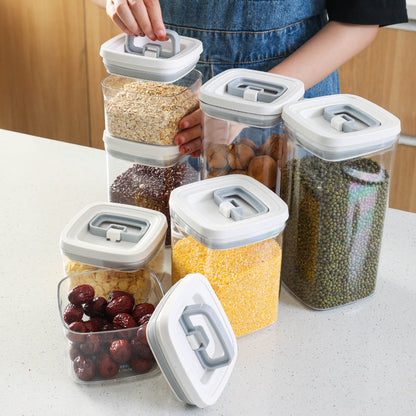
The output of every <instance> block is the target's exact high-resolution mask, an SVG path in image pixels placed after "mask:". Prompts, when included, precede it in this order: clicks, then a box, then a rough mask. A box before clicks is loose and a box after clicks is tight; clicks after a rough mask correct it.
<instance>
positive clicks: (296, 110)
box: [282, 94, 400, 161]
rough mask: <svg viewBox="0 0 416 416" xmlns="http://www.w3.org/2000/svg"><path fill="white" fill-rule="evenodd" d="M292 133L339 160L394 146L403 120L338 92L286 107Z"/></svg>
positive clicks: (308, 146) (312, 149) (285, 119)
mask: <svg viewBox="0 0 416 416" xmlns="http://www.w3.org/2000/svg"><path fill="white" fill-rule="evenodd" d="M282 118H283V123H284V124H285V126H286V127H287V128H288V129H289V132H290V134H291V135H292V136H293V137H294V138H295V139H296V140H297V141H298V142H299V143H300V144H301V145H302V146H304V147H305V148H306V149H307V150H308V151H310V152H311V153H313V154H315V155H316V156H318V157H320V158H322V159H325V160H329V161H340V160H346V159H351V158H354V157H359V156H363V155H366V154H369V153H373V152H376V151H379V150H382V149H385V148H388V147H390V146H392V145H393V144H394V143H395V142H396V140H397V139H398V135H399V134H400V120H399V119H398V118H397V117H395V116H394V115H393V114H391V113H389V112H388V111H386V110H384V109H383V108H381V107H379V106H378V105H376V104H374V103H372V102H370V101H368V100H366V99H364V98H362V97H358V96H356V95H349V94H337V95H328V96H325V97H317V98H311V99H305V100H303V101H299V102H298V103H294V104H290V105H287V106H286V107H285V108H284V109H283V115H282Z"/></svg>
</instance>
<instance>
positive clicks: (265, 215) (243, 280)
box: [171, 175, 287, 336]
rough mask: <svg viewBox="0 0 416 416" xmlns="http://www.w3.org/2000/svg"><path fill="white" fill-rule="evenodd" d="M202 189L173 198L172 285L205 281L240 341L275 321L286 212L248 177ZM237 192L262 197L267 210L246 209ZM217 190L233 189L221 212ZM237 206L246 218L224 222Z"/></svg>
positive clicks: (184, 191) (181, 192) (210, 183)
mask: <svg viewBox="0 0 416 416" xmlns="http://www.w3.org/2000/svg"><path fill="white" fill-rule="evenodd" d="M227 178H228V179H229V180H228V181H227V180H224V181H222V180H221V179H227ZM230 179H231V180H230ZM199 184H201V187H193V186H192V185H187V186H184V187H182V188H178V190H176V191H174V193H173V194H172V199H171V204H172V205H171V214H172V224H171V227H172V283H175V282H177V281H178V280H179V279H181V278H183V277H184V276H186V275H187V274H190V273H200V274H202V275H204V276H205V277H206V278H207V279H208V280H209V282H210V283H211V285H212V287H213V289H214V291H215V293H216V295H217V296H218V298H219V300H220V302H221V304H222V306H223V308H224V310H225V313H226V314H227V317H228V319H229V321H230V323H231V326H232V328H233V330H234V333H235V335H236V336H242V335H245V334H248V333H250V332H253V331H256V330H258V329H260V328H263V327H265V326H267V325H270V324H271V323H273V322H275V321H276V319H277V310H278V300H279V290H280V270H281V259H282V233H283V229H284V224H285V220H286V218H287V217H285V214H287V207H286V205H285V204H284V203H283V201H281V200H280V198H279V197H278V196H277V195H276V194H274V193H273V192H271V191H270V190H269V189H267V188H266V187H264V186H263V185H261V184H259V183H258V182H257V181H255V180H254V179H252V178H250V177H247V176H243V175H233V177H231V176H224V177H222V178H215V179H207V180H204V181H201V182H199V183H198V185H199ZM227 184H228V187H227ZM231 184H232V185H231ZM195 185H196V184H195ZM205 185H206V187H205ZM230 185H231V188H229V186H230ZM187 187H188V189H187ZM217 187H218V188H217ZM234 187H235V188H239V189H242V188H243V189H250V190H251V191H253V195H256V196H259V193H260V194H261V196H260V200H261V201H262V203H263V204H264V206H267V209H266V210H264V211H263V210H261V208H260V206H256V205H255V204H254V207H255V209H253V206H251V207H250V206H249V204H248V205H245V204H244V203H242V202H241V200H240V198H239V194H238V193H234ZM214 189H220V190H221V192H225V193H227V192H228V191H227V189H230V195H227V196H226V197H224V200H225V202H224V201H223V202H224V204H223V205H221V204H222V203H221V202H220V205H221V207H220V208H218V206H217V205H216V203H215V202H213V201H212V200H211V197H212V196H211V195H212V191H213V190H214ZM256 190H257V194H256ZM205 191H206V192H207V194H205V196H206V197H203V196H202V195H203V194H204V193H205ZM265 191H267V192H265ZM268 192H269V193H270V194H271V196H270V194H268ZM214 194H215V192H214ZM273 197H275V198H277V199H278V201H276V200H275V199H273ZM214 199H215V197H214ZM229 199H230V200H232V202H230V203H231V204H232V206H230V205H228V203H229V201H228V200H229ZM199 202H200V203H199ZM217 202H218V201H217ZM227 205H228V208H227ZM236 205H237V209H240V208H242V209H243V210H242V211H241V214H242V216H241V217H239V214H236V215H237V216H236V217H235V219H233V218H234V215H233V214H230V215H231V217H227V215H228V214H226V216H225V217H224V212H226V211H227V209H231V210H233V209H235V208H236ZM233 207H234V208H233ZM238 207H240V208H238ZM257 209H259V210H261V212H257V211H256V210H257ZM246 214H247V216H246ZM198 218H199V220H198ZM195 221H199V223H197V222H195Z"/></svg>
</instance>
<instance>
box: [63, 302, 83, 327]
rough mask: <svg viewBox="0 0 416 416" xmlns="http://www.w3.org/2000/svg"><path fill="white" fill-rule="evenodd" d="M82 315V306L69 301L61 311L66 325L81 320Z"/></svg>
mask: <svg viewBox="0 0 416 416" xmlns="http://www.w3.org/2000/svg"><path fill="white" fill-rule="evenodd" d="M83 315H84V310H83V309H82V306H79V305H74V304H73V303H69V304H68V305H66V307H65V309H64V313H63V316H62V317H63V318H64V321H65V323H67V324H68V325H69V324H71V323H72V322H75V321H81V320H82V317H83Z"/></svg>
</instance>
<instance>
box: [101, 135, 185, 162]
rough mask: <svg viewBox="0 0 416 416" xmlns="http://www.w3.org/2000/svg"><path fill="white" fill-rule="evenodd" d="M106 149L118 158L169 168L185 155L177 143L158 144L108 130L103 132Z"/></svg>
mask: <svg viewBox="0 0 416 416" xmlns="http://www.w3.org/2000/svg"><path fill="white" fill-rule="evenodd" d="M103 142H104V146H105V150H106V151H107V152H108V153H109V154H110V155H111V156H113V157H115V158H117V159H122V160H126V161H129V162H134V163H139V164H141V165H146V166H156V167H162V168H164V167H165V168H167V167H170V166H173V165H176V164H178V163H179V162H181V160H182V159H183V158H184V157H185V155H183V154H182V153H180V152H179V146H176V145H156V144H147V143H141V142H135V141H132V140H127V139H120V138H118V137H114V136H112V135H111V134H110V133H108V132H107V131H106V130H104V133H103Z"/></svg>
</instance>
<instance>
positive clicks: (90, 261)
mask: <svg viewBox="0 0 416 416" xmlns="http://www.w3.org/2000/svg"><path fill="white" fill-rule="evenodd" d="M166 230H167V220H166V217H165V215H163V214H161V213H160V212H158V211H154V210H150V209H146V208H141V207H132V206H128V205H123V204H116V203H108V202H107V203H101V202H99V203H94V204H90V205H88V206H86V207H84V208H83V209H82V210H81V211H79V212H78V213H77V214H76V215H75V216H74V217H73V218H72V219H71V220H70V221H69V222H68V223H67V225H66V226H65V228H64V229H63V230H62V233H61V236H60V242H59V245H60V250H61V254H62V258H63V263H64V275H70V274H71V275H74V274H78V273H82V272H87V271H91V270H96V269H100V268H106V269H125V268H131V269H136V268H144V267H146V268H148V269H150V270H151V271H153V272H154V273H155V274H156V276H157V277H158V279H159V280H161V281H162V282H163V285H164V288H165V289H167V288H168V287H170V285H171V279H170V258H169V257H167V253H166V252H165V238H166ZM105 273H106V272H103V274H105ZM91 276H93V275H91ZM83 279H86V276H83ZM107 280H108V283H109V284H112V283H114V284H117V285H121V286H123V285H124V286H123V287H124V288H125V289H127V288H128V287H129V286H130V282H129V281H128V280H124V282H120V283H119V282H118V277H117V276H113V275H112V272H108V277H107ZM133 280H134V279H133ZM84 283H87V282H84ZM99 296H101V295H99Z"/></svg>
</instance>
